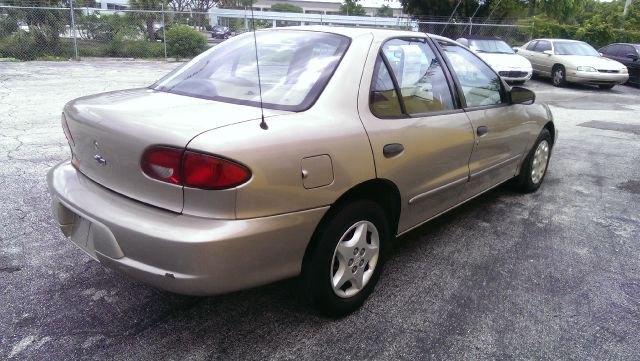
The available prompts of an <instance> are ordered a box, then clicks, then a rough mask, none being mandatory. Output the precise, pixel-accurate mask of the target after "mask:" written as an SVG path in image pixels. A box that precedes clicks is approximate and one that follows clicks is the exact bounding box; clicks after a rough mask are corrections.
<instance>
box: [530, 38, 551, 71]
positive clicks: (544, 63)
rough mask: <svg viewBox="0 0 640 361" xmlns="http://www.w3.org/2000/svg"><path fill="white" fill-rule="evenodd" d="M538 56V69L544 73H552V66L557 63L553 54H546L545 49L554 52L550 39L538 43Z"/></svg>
mask: <svg viewBox="0 0 640 361" xmlns="http://www.w3.org/2000/svg"><path fill="white" fill-rule="evenodd" d="M535 51H536V57H537V59H538V70H539V71H540V72H541V73H543V74H544V75H547V76H549V75H551V68H552V67H553V64H554V63H555V61H554V59H553V55H549V54H545V53H544V52H545V51H551V52H553V46H552V45H551V42H550V41H547V40H540V41H538V44H537V45H536V50H535Z"/></svg>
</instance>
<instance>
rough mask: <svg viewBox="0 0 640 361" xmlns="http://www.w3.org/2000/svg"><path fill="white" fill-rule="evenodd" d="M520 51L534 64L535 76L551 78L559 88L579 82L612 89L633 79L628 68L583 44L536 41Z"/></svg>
mask: <svg viewBox="0 0 640 361" xmlns="http://www.w3.org/2000/svg"><path fill="white" fill-rule="evenodd" d="M517 52H518V54H520V55H522V56H524V57H525V58H527V59H528V60H529V61H530V62H531V65H532V66H533V73H534V75H538V76H543V77H550V78H551V79H552V82H553V85H554V86H557V87H561V86H565V85H566V84H567V83H579V84H589V85H597V86H599V87H600V88H602V89H611V88H613V87H614V86H616V85H617V84H622V83H625V82H626V81H627V80H628V79H629V73H628V71H627V67H625V66H624V65H623V64H621V63H619V62H617V61H615V60H611V59H607V58H605V57H603V56H602V55H600V54H599V53H598V51H597V50H596V49H594V48H593V47H592V46H591V45H589V44H587V43H585V42H583V41H577V40H567V39H535V40H531V41H530V42H528V43H526V44H524V45H523V46H521V47H520V48H517Z"/></svg>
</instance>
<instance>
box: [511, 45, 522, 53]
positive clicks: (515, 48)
mask: <svg viewBox="0 0 640 361" xmlns="http://www.w3.org/2000/svg"><path fill="white" fill-rule="evenodd" d="M511 49H513V51H514V52H516V53H517V52H518V50H520V48H519V47H517V46H514V47H513V48H511Z"/></svg>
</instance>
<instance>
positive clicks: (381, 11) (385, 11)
mask: <svg viewBox="0 0 640 361" xmlns="http://www.w3.org/2000/svg"><path fill="white" fill-rule="evenodd" d="M376 16H379V17H383V18H390V17H393V9H391V7H390V6H389V5H382V6H381V7H380V8H378V10H376Z"/></svg>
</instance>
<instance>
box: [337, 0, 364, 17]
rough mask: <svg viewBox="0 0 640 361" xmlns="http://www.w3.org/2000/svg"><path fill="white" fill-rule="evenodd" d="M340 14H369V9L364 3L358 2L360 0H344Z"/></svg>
mask: <svg viewBox="0 0 640 361" xmlns="http://www.w3.org/2000/svg"><path fill="white" fill-rule="evenodd" d="M340 14H344V15H351V16H364V15H366V14H367V11H366V10H365V9H364V7H363V6H362V5H360V4H358V0H344V3H343V4H342V5H340Z"/></svg>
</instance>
